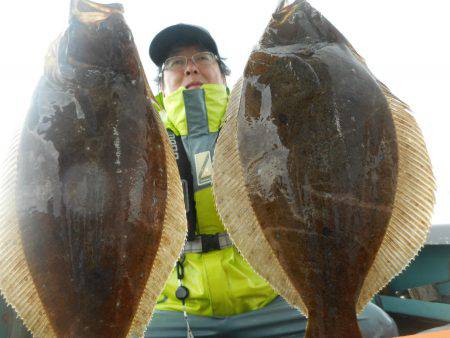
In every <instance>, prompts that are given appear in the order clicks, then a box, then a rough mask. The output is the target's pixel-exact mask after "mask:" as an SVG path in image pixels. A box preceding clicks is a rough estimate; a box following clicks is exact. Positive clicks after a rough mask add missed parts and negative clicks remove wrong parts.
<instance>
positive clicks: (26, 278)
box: [0, 133, 56, 337]
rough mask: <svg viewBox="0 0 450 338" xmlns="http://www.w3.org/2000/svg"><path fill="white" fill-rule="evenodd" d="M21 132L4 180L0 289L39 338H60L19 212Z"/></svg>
mask: <svg viewBox="0 0 450 338" xmlns="http://www.w3.org/2000/svg"><path fill="white" fill-rule="evenodd" d="M19 146H20V133H17V135H16V136H15V137H14V140H13V142H12V146H11V148H10V151H9V155H8V156H7V158H6V160H5V162H4V165H3V168H2V175H1V177H0V192H1V197H0V276H1V277H0V290H1V293H2V295H3V297H4V298H5V300H6V302H7V303H9V304H10V305H11V306H12V307H13V308H14V310H15V311H16V312H17V314H18V316H19V317H20V318H21V319H22V321H23V323H24V324H25V326H26V328H27V329H28V330H29V331H30V332H31V333H32V334H33V335H34V336H35V337H56V335H55V333H54V331H53V329H52V327H51V325H50V321H49V319H48V316H47V314H46V312H45V310H44V306H43V304H42V302H41V300H40V298H39V295H38V292H37V290H36V287H35V286H34V283H33V279H32V276H31V273H30V271H29V268H28V263H27V260H26V257H25V252H24V249H23V244H22V240H21V238H20V229H19V222H18V219H17V213H16V203H15V199H16V196H15V195H16V191H15V190H16V179H17V159H18V150H19Z"/></svg>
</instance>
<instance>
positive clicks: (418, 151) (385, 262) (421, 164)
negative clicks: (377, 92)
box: [357, 81, 436, 311]
mask: <svg viewBox="0 0 450 338" xmlns="http://www.w3.org/2000/svg"><path fill="white" fill-rule="evenodd" d="M378 84H379V86H380V89H381V90H382V91H383V93H384V95H385V97H386V100H387V102H388V104H389V106H390V109H391V112H392V117H393V120H394V125H395V131H396V134H397V144H398V160H399V161H398V176H397V189H396V194H395V199H394V205H393V209H392V216H391V220H390V222H389V225H388V228H387V231H386V235H385V237H384V239H383V242H382V244H381V246H380V249H379V251H378V253H377V256H376V258H375V260H374V263H373V264H372V267H371V268H370V270H369V273H368V275H367V277H366V280H365V281H364V285H363V287H362V289H361V294H360V297H359V301H358V305H357V310H358V311H361V310H362V309H363V307H364V306H365V304H367V302H369V301H370V299H371V298H372V297H373V295H374V294H375V293H377V292H378V291H379V290H380V289H381V288H382V287H384V286H385V285H386V284H387V283H389V281H390V280H391V279H393V278H394V277H395V276H397V275H398V274H400V273H401V272H402V271H403V270H404V269H405V268H406V267H407V266H408V265H409V264H410V262H411V261H412V260H413V259H414V257H415V256H416V255H417V254H418V253H419V251H420V249H421V248H422V247H423V245H424V244H425V240H426V238H427V234H428V230H429V227H430V225H431V216H432V212H433V206H434V203H435V196H434V192H435V190H436V183H435V179H434V176H433V172H432V166H431V161H430V158H429V155H428V151H427V148H426V145H425V141H424V138H423V135H422V132H421V130H420V128H419V126H418V124H417V122H416V120H415V119H414V117H413V116H412V115H411V113H410V109H409V107H408V105H407V104H406V103H404V102H402V101H401V100H400V99H399V98H397V97H396V96H394V95H393V94H392V93H391V92H390V90H389V89H388V88H387V87H386V86H385V85H384V84H383V83H381V82H379V81H378Z"/></svg>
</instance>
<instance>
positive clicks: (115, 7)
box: [70, 0, 124, 24]
mask: <svg viewBox="0 0 450 338" xmlns="http://www.w3.org/2000/svg"><path fill="white" fill-rule="evenodd" d="M123 12H124V9H123V6H122V5H121V4H117V3H113V4H108V5H105V4H99V3H96V2H92V1H90V0H71V1H70V20H72V19H73V18H75V19H77V20H78V21H80V22H82V23H84V24H89V23H97V22H99V21H103V20H105V19H106V18H108V17H109V16H110V15H111V14H113V13H117V14H122V13H123Z"/></svg>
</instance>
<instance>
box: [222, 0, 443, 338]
mask: <svg viewBox="0 0 450 338" xmlns="http://www.w3.org/2000/svg"><path fill="white" fill-rule="evenodd" d="M213 168H214V174H213V183H214V194H215V199H216V204H217V208H218V211H219V214H220V215H221V217H222V219H223V221H224V224H225V226H226V227H227V228H228V231H229V232H230V234H231V236H232V238H233V240H234V242H235V244H236V246H237V247H238V249H239V250H240V251H241V252H242V254H243V255H244V257H245V258H246V259H247V260H248V261H249V263H250V264H251V265H252V266H253V268H254V269H255V271H257V272H258V273H259V274H261V276H263V277H264V278H266V279H267V280H268V281H269V282H270V283H271V284H272V285H273V287H274V288H275V289H276V290H277V291H278V292H279V293H280V294H281V295H282V296H284V297H285V298H286V299H287V300H288V301H289V302H290V303H291V304H292V305H293V306H295V307H297V308H299V309H300V310H301V311H302V312H303V313H305V314H306V315H307V316H308V327H307V333H306V336H307V337H361V334H360V331H359V328H358V325H357V320H356V314H357V313H359V312H360V311H361V310H362V309H363V308H364V306H365V305H366V304H367V303H368V302H369V301H370V299H371V298H372V297H373V295H374V294H375V293H376V292H378V291H379V290H380V289H381V288H382V287H383V286H384V285H386V283H388V282H389V280H390V279H392V278H393V277H394V276H395V275H397V274H398V273H399V272H400V271H402V269H404V267H405V266H406V265H407V264H408V262H409V261H410V260H411V259H412V258H413V257H414V256H415V255H416V254H417V252H418V251H419V249H420V248H421V246H422V245H423V243H424V241H425V239H426V233H427V230H428V227H429V224H430V217H431V213H432V208H433V204H434V190H435V183H434V178H433V175H432V171H431V164H430V160H429V157H428V154H427V150H426V147H425V144H424V141H423V137H422V134H421V132H420V129H419V128H418V126H417V124H416V122H415V120H414V118H413V117H412V116H411V114H410V112H409V108H408V106H407V105H406V104H405V103H403V102H402V101H400V100H399V99H398V98H396V97H395V96H393V95H392V94H391V93H390V91H389V90H388V88H387V87H386V86H385V85H383V84H382V83H381V82H380V81H378V80H377V79H376V78H375V77H374V75H373V74H372V73H371V72H370V70H369V69H368V68H367V66H366V64H365V62H364V60H363V59H362V58H361V57H360V56H359V55H358V54H357V53H356V51H355V49H354V48H353V47H352V46H351V45H350V43H349V42H348V41H347V40H346V39H345V37H344V36H343V35H342V34H341V33H340V32H339V31H338V30H337V29H336V28H335V27H334V26H333V25H331V23H330V22H328V21H327V20H326V19H325V18H324V17H323V16H322V15H321V14H320V13H319V12H318V11H316V10H315V9H314V8H312V7H311V6H310V5H309V4H308V3H307V2H306V1H302V0H297V1H295V2H293V3H292V4H290V5H287V4H286V5H283V4H282V5H281V6H280V7H279V8H278V9H277V11H276V12H275V13H274V14H273V16H272V19H271V20H270V22H269V25H268V26H267V28H266V30H265V32H264V34H263V36H262V38H261V40H260V42H259V44H258V45H257V47H256V48H255V50H254V51H253V52H252V53H251V55H250V58H249V60H248V62H247V65H246V68H245V71H244V74H243V76H242V79H241V80H240V81H239V82H238V84H237V85H236V86H235V88H234V89H233V93H232V95H231V98H230V104H229V107H228V111H227V115H226V121H225V124H224V127H223V129H222V131H221V134H220V136H219V140H218V143H217V147H216V152H215V160H214V165H213Z"/></svg>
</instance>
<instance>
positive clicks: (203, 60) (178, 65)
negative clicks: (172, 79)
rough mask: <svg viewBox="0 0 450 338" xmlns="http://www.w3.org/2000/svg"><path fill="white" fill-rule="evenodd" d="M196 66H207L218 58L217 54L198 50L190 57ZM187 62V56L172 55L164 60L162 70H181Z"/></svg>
mask: <svg viewBox="0 0 450 338" xmlns="http://www.w3.org/2000/svg"><path fill="white" fill-rule="evenodd" d="M190 59H191V60H192V62H193V63H194V64H195V65H196V66H197V67H208V66H210V65H212V64H213V63H214V61H215V60H218V57H217V55H214V54H213V53H211V52H200V53H196V54H194V55H192V56H191V57H190ZM187 63H188V57H187V56H184V55H180V56H172V57H170V58H168V59H167V60H166V61H164V64H163V67H162V70H163V71H164V70H172V71H181V70H185V69H186V66H187Z"/></svg>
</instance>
